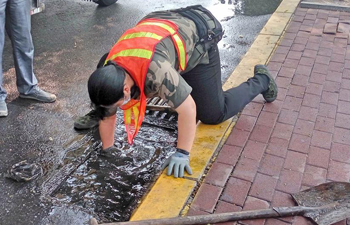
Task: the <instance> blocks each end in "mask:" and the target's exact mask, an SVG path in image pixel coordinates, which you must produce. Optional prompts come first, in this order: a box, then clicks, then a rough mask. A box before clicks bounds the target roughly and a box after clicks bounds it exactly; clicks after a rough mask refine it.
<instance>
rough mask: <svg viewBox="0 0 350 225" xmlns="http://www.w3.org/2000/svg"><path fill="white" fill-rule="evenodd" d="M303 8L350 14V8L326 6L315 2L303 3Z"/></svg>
mask: <svg viewBox="0 0 350 225" xmlns="http://www.w3.org/2000/svg"><path fill="white" fill-rule="evenodd" d="M300 7H301V8H311V9H326V10H335V11H337V10H338V11H346V12H350V6H339V5H332V4H324V3H315V2H301V3H300Z"/></svg>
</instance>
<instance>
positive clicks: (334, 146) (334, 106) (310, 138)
mask: <svg viewBox="0 0 350 225" xmlns="http://www.w3.org/2000/svg"><path fill="white" fill-rule="evenodd" d="M342 20H343V21H344V20H347V21H348V20H350V13H347V12H341V13H340V12H336V11H327V10H318V9H302V8H297V9H296V11H295V12H294V16H293V18H292V21H291V23H290V25H289V27H288V28H287V30H286V33H285V35H284V37H283V39H282V41H281V42H280V43H279V46H278V47H277V48H276V51H275V53H274V55H273V56H272V57H271V60H270V62H269V64H268V68H269V69H270V71H271V74H273V75H274V76H276V82H277V84H278V86H279V95H278V97H277V100H276V101H275V102H273V103H264V101H263V100H262V98H256V99H254V101H253V102H251V103H250V104H248V105H247V106H246V107H245V109H244V110H243V111H242V113H241V115H240V117H239V119H238V121H237V123H236V125H235V127H234V129H233V130H232V133H231V134H230V135H229V137H228V139H227V141H226V143H225V144H224V145H223V147H222V150H221V151H220V152H219V154H218V156H217V157H216V161H215V163H214V164H213V166H212V168H211V169H210V171H209V173H208V176H207V177H206V179H205V180H204V182H203V185H201V187H200V190H199V192H198V193H197V195H196V197H195V199H194V202H193V203H192V205H191V207H190V211H189V214H193V215H198V214H208V213H220V212H230V211H240V210H251V209H264V208H269V207H288V206H295V205H296V203H295V202H294V201H293V199H292V198H291V196H290V194H292V193H296V192H299V191H301V190H304V189H306V188H308V187H312V186H316V185H319V184H322V183H325V182H329V181H341V182H348V181H349V180H350V42H349V41H348V39H349V38H348V34H346V33H338V32H337V24H338V22H339V21H342ZM325 27H326V28H327V29H328V31H329V32H330V33H328V34H326V33H323V32H324V28H325ZM224 224H241V225H242V224H254V225H255V224H256V225H274V224H281V225H283V224H289V225H311V224H312V223H311V222H310V220H308V219H306V218H304V217H286V218H273V219H272V218H271V219H257V220H247V221H238V222H230V223H224ZM345 224H349V223H346V221H341V222H339V223H337V224H336V225H345Z"/></svg>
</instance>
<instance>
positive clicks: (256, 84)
mask: <svg viewBox="0 0 350 225" xmlns="http://www.w3.org/2000/svg"><path fill="white" fill-rule="evenodd" d="M208 53H209V64H199V65H197V66H196V67H195V68H193V69H192V70H191V71H189V72H187V73H185V74H182V77H183V78H184V79H185V80H186V82H187V83H188V84H189V85H190V86H191V87H192V89H193V90H192V92H191V96H192V98H193V99H194V101H195V103H196V106H197V119H198V120H200V121H201V122H203V123H206V124H218V123H221V122H223V121H225V120H227V119H229V118H230V117H232V116H234V115H236V114H237V113H239V112H240V111H241V110H242V109H243V108H244V107H245V106H246V105H247V104H248V103H249V102H251V101H252V100H253V99H254V98H255V97H256V96H257V95H258V94H260V93H262V92H264V91H266V90H267V89H268V86H269V78H268V77H267V76H266V75H257V76H254V77H252V78H249V79H248V80H247V81H246V82H244V83H242V84H240V85H239V86H237V87H234V88H231V89H229V90H227V91H223V89H222V83H221V66H220V55H219V50H218V47H217V45H215V46H213V47H212V48H211V49H210V50H209V52H208Z"/></svg>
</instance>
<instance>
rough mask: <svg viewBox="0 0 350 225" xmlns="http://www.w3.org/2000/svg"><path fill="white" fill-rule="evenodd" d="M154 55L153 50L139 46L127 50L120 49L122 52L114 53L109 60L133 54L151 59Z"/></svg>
mask: <svg viewBox="0 0 350 225" xmlns="http://www.w3.org/2000/svg"><path fill="white" fill-rule="evenodd" d="M152 55H153V52H152V51H149V50H145V49H139V48H135V49H126V50H123V51H120V52H118V53H116V54H114V55H112V56H111V57H110V58H108V60H113V59H115V58H117V57H123V56H124V57H128V56H133V57H139V58H145V59H151V57H152ZM106 62H107V61H106Z"/></svg>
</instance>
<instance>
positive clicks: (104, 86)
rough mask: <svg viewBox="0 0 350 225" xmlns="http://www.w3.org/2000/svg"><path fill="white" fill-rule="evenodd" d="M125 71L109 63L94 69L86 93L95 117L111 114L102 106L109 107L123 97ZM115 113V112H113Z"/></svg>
mask: <svg viewBox="0 0 350 225" xmlns="http://www.w3.org/2000/svg"><path fill="white" fill-rule="evenodd" d="M124 80H125V71H124V69H123V68H121V67H119V66H117V65H116V64H114V63H113V62H111V61H109V62H108V63H107V64H106V66H104V67H101V68H98V69H96V70H95V71H94V72H93V73H92V74H91V76H90V78H89V81H88V91H89V96H90V100H91V103H92V105H93V106H94V108H95V110H96V113H97V116H99V117H100V118H101V119H103V117H105V116H110V115H109V114H113V112H108V109H107V108H105V107H102V105H103V106H109V105H112V104H114V103H116V102H117V101H119V100H120V99H121V98H123V97H124V93H123V87H124ZM114 113H115V111H114Z"/></svg>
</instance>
